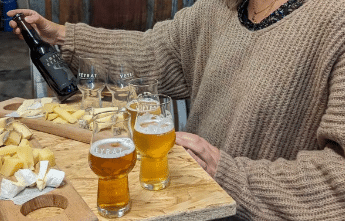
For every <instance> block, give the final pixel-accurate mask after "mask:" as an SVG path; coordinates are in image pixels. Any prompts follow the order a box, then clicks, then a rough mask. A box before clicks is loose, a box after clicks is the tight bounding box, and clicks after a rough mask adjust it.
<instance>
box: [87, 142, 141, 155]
mask: <svg viewBox="0 0 345 221" xmlns="http://www.w3.org/2000/svg"><path fill="white" fill-rule="evenodd" d="M134 150H135V146H134V143H133V141H132V139H130V138H109V139H103V140H98V141H96V142H94V143H92V145H91V148H90V154H92V155H94V156H96V157H100V158H119V157H123V156H126V155H128V154H130V153H132V152H133V151H134Z"/></svg>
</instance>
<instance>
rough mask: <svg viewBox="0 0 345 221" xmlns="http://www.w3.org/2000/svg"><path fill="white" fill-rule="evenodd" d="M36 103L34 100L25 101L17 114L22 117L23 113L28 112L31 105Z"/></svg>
mask: <svg viewBox="0 0 345 221" xmlns="http://www.w3.org/2000/svg"><path fill="white" fill-rule="evenodd" d="M34 103H35V100H34V99H29V100H24V101H23V103H22V105H20V107H19V108H18V109H17V110H16V112H17V113H18V114H19V115H21V114H22V113H23V112H25V111H27V110H28V109H29V107H30V106H31V105H33V104H34Z"/></svg>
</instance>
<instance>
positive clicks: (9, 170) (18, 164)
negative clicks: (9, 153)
mask: <svg viewBox="0 0 345 221" xmlns="http://www.w3.org/2000/svg"><path fill="white" fill-rule="evenodd" d="M23 165H24V163H23V160H21V159H19V158H13V157H12V158H6V159H5V162H4V164H3V165H2V167H1V170H0V173H1V174H2V175H4V176H6V177H10V176H12V175H13V174H14V173H15V172H16V171H17V170H19V169H22V168H23Z"/></svg>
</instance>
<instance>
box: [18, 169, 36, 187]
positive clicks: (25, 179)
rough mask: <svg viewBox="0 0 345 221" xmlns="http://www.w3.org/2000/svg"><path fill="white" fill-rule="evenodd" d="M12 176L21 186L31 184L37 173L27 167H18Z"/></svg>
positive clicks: (34, 180) (34, 181)
mask: <svg viewBox="0 0 345 221" xmlns="http://www.w3.org/2000/svg"><path fill="white" fill-rule="evenodd" d="M14 177H15V178H16V179H17V181H18V183H20V184H21V185H22V186H25V187H27V186H32V185H33V184H34V183H36V180H37V175H36V174H35V173H34V172H32V171H31V170H29V169H20V170H18V171H17V172H15V173H14Z"/></svg>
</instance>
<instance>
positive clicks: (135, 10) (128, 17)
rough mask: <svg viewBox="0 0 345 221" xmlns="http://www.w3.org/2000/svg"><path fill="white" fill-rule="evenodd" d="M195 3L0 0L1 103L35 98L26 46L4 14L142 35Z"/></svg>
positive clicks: (164, 0) (181, 0)
mask: <svg viewBox="0 0 345 221" xmlns="http://www.w3.org/2000/svg"><path fill="white" fill-rule="evenodd" d="M194 1H196V0H0V6H1V8H0V9H1V23H0V102H1V101H4V100H7V99H10V98H13V97H22V98H33V97H35V96H37V94H36V93H35V87H34V85H35V84H36V83H34V82H35V80H34V78H35V77H33V76H34V75H33V73H32V71H31V69H32V66H31V65H30V59H29V49H28V46H27V45H26V43H25V42H24V41H22V40H19V39H17V37H16V36H15V35H14V34H13V33H12V32H11V31H12V30H11V29H10V27H9V25H8V22H9V20H10V19H11V18H9V17H7V15H6V13H5V12H7V11H8V10H10V9H14V8H30V9H33V10H35V11H37V12H38V13H40V14H41V15H43V16H44V17H46V18H47V19H49V20H51V21H54V22H56V23H60V24H65V23H66V22H71V23H77V22H83V23H87V24H90V25H92V26H95V27H103V28H108V29H127V30H139V31H145V30H147V29H149V28H152V27H153V25H154V24H155V23H156V22H158V21H162V20H166V19H171V18H173V17H174V15H175V13H176V12H177V11H178V10H180V9H182V8H183V7H189V6H191V5H193V3H194Z"/></svg>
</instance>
